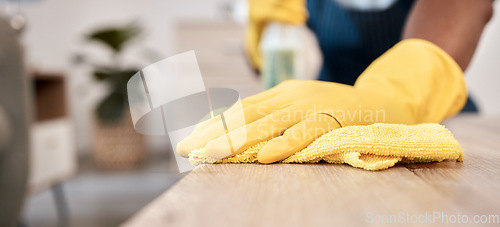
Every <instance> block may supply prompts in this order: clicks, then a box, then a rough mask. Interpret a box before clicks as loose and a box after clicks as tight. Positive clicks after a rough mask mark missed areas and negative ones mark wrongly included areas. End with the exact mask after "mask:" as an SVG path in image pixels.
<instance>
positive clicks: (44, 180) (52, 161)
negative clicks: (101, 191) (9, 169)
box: [28, 71, 77, 226]
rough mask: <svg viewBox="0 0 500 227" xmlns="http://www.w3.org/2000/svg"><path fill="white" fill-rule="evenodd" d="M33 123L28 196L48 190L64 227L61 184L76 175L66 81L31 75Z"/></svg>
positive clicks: (60, 77)
mask: <svg viewBox="0 0 500 227" xmlns="http://www.w3.org/2000/svg"><path fill="white" fill-rule="evenodd" d="M31 80H32V86H33V90H34V103H33V104H34V108H33V109H34V110H35V112H34V113H35V114H34V115H35V116H34V122H33V124H32V125H31V128H30V132H31V143H30V175H29V181H28V189H29V192H30V193H37V192H39V191H42V190H46V189H51V190H52V193H53V196H54V201H55V204H56V209H57V212H58V216H59V225H60V226H67V225H68V220H69V217H68V216H69V211H68V206H67V202H66V198H65V196H64V192H63V188H62V185H61V184H62V183H63V182H64V181H66V180H68V179H70V178H71V177H72V176H74V175H75V174H76V171H77V162H76V145H75V141H74V139H75V136H74V129H73V123H72V121H71V119H70V117H69V115H68V112H67V107H66V103H67V98H66V94H67V93H66V87H67V85H66V84H67V83H66V79H65V76H64V75H62V74H58V73H41V72H36V71H35V72H34V73H32V76H31Z"/></svg>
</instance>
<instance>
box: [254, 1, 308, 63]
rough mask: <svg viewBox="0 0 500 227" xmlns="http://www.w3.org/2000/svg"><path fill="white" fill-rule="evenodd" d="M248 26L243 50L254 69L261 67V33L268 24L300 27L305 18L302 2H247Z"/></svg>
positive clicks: (303, 3) (304, 6)
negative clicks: (278, 23)
mask: <svg viewBox="0 0 500 227" xmlns="http://www.w3.org/2000/svg"><path fill="white" fill-rule="evenodd" d="M248 10H249V12H248V14H249V24H248V26H247V29H246V34H245V49H246V53H247V55H248V57H249V59H250V63H251V64H252V66H253V67H254V68H257V69H260V68H261V66H262V56H261V54H260V51H259V43H260V37H261V35H262V31H263V30H264V28H265V27H266V25H267V24H268V23H269V22H282V23H286V24H294V25H302V24H304V23H305V21H306V18H307V10H306V5H305V1H304V0H248Z"/></svg>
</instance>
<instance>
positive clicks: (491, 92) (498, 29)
mask: <svg viewBox="0 0 500 227" xmlns="http://www.w3.org/2000/svg"><path fill="white" fill-rule="evenodd" d="M494 4H495V12H494V16H493V18H492V20H491V21H490V23H489V24H488V25H487V27H486V29H485V31H484V33H483V36H482V38H481V42H480V43H479V47H478V49H477V52H476V54H475V56H474V58H473V59H472V63H471V65H470V66H469V68H468V69H467V71H466V80H467V84H468V87H469V92H470V93H471V95H472V96H473V97H474V98H475V100H476V102H477V104H478V105H479V108H480V109H481V114H500V89H499V88H498V87H499V86H500V1H495V3H494Z"/></svg>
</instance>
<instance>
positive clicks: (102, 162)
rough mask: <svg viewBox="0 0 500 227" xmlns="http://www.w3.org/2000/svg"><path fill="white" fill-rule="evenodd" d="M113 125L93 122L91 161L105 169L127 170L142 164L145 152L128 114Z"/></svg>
mask: <svg viewBox="0 0 500 227" xmlns="http://www.w3.org/2000/svg"><path fill="white" fill-rule="evenodd" d="M125 116H126V117H124V118H123V119H122V120H120V121H119V122H117V123H114V124H103V123H100V122H99V121H98V120H97V119H96V120H95V121H94V122H95V124H94V125H95V130H94V132H95V133H94V135H95V140H94V143H95V148H94V151H93V154H92V156H93V159H94V161H95V162H96V164H97V165H98V166H99V167H101V168H105V169H129V168H134V167H138V166H140V165H141V164H143V163H144V160H145V159H146V156H147V151H146V149H145V146H144V139H143V136H142V135H141V134H139V133H138V132H136V131H135V130H134V126H133V124H132V120H131V118H130V114H125Z"/></svg>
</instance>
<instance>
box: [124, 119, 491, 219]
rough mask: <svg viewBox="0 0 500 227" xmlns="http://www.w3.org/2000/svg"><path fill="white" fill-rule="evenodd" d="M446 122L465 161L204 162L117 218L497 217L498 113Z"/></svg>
mask: <svg viewBox="0 0 500 227" xmlns="http://www.w3.org/2000/svg"><path fill="white" fill-rule="evenodd" d="M445 125H446V126H447V127H448V128H449V129H450V130H451V131H452V132H453V134H454V135H455V137H456V138H457V139H458V141H459V142H460V143H461V144H462V146H463V148H464V150H465V162H463V163H459V162H455V161H445V162H442V163H428V164H403V165H396V166H395V167H393V168H390V169H388V170H383V171H377V172H371V171H365V170H362V169H357V168H354V167H351V166H348V165H335V164H272V165H259V164H225V165H222V164H219V165H206V166H203V167H199V168H197V169H195V170H194V171H192V172H191V173H189V174H188V175H187V176H186V177H184V178H183V179H182V180H180V181H179V182H178V183H177V184H176V185H174V186H173V187H172V188H170V189H169V190H167V191H166V192H165V193H164V194H163V195H161V196H160V197H159V198H157V199H156V200H154V201H153V202H152V203H151V204H149V205H148V206H146V207H145V208H144V209H143V210H142V211H140V212H139V213H137V214H136V215H135V216H133V217H132V218H131V219H130V220H128V221H127V222H126V223H124V226H138V227H139V226H140V227H143V226H334V225H335V226H346V225H350V226H353V225H367V224H368V225H370V223H372V224H373V223H383V222H384V221H391V220H392V221H393V222H410V223H411V222H417V225H429V224H433V223H434V225H436V226H438V225H440V224H441V223H443V222H444V223H447V222H448V223H452V222H455V223H458V222H460V221H462V222H463V221H465V220H466V219H465V218H464V216H465V217H466V218H467V221H468V222H474V221H475V220H474V218H476V219H477V221H481V218H483V220H485V217H486V218H487V219H489V220H488V221H487V222H492V221H493V222H496V224H491V225H492V226H495V225H496V226H498V225H500V224H499V222H498V217H499V215H500V196H499V195H498V192H500V116H493V117H480V116H476V115H460V116H458V117H455V118H452V119H450V120H448V121H447V122H445ZM425 215H427V216H425ZM474 215H487V216H483V217H481V216H478V217H476V216H474ZM445 216H446V217H445ZM395 217H397V218H398V219H397V220H396V219H394V218H395ZM401 217H403V219H401ZM429 217H430V218H429ZM391 218H392V219H391ZM417 218H418V220H417ZM424 219H425V220H424ZM478 225H480V226H489V225H486V224H478Z"/></svg>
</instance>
